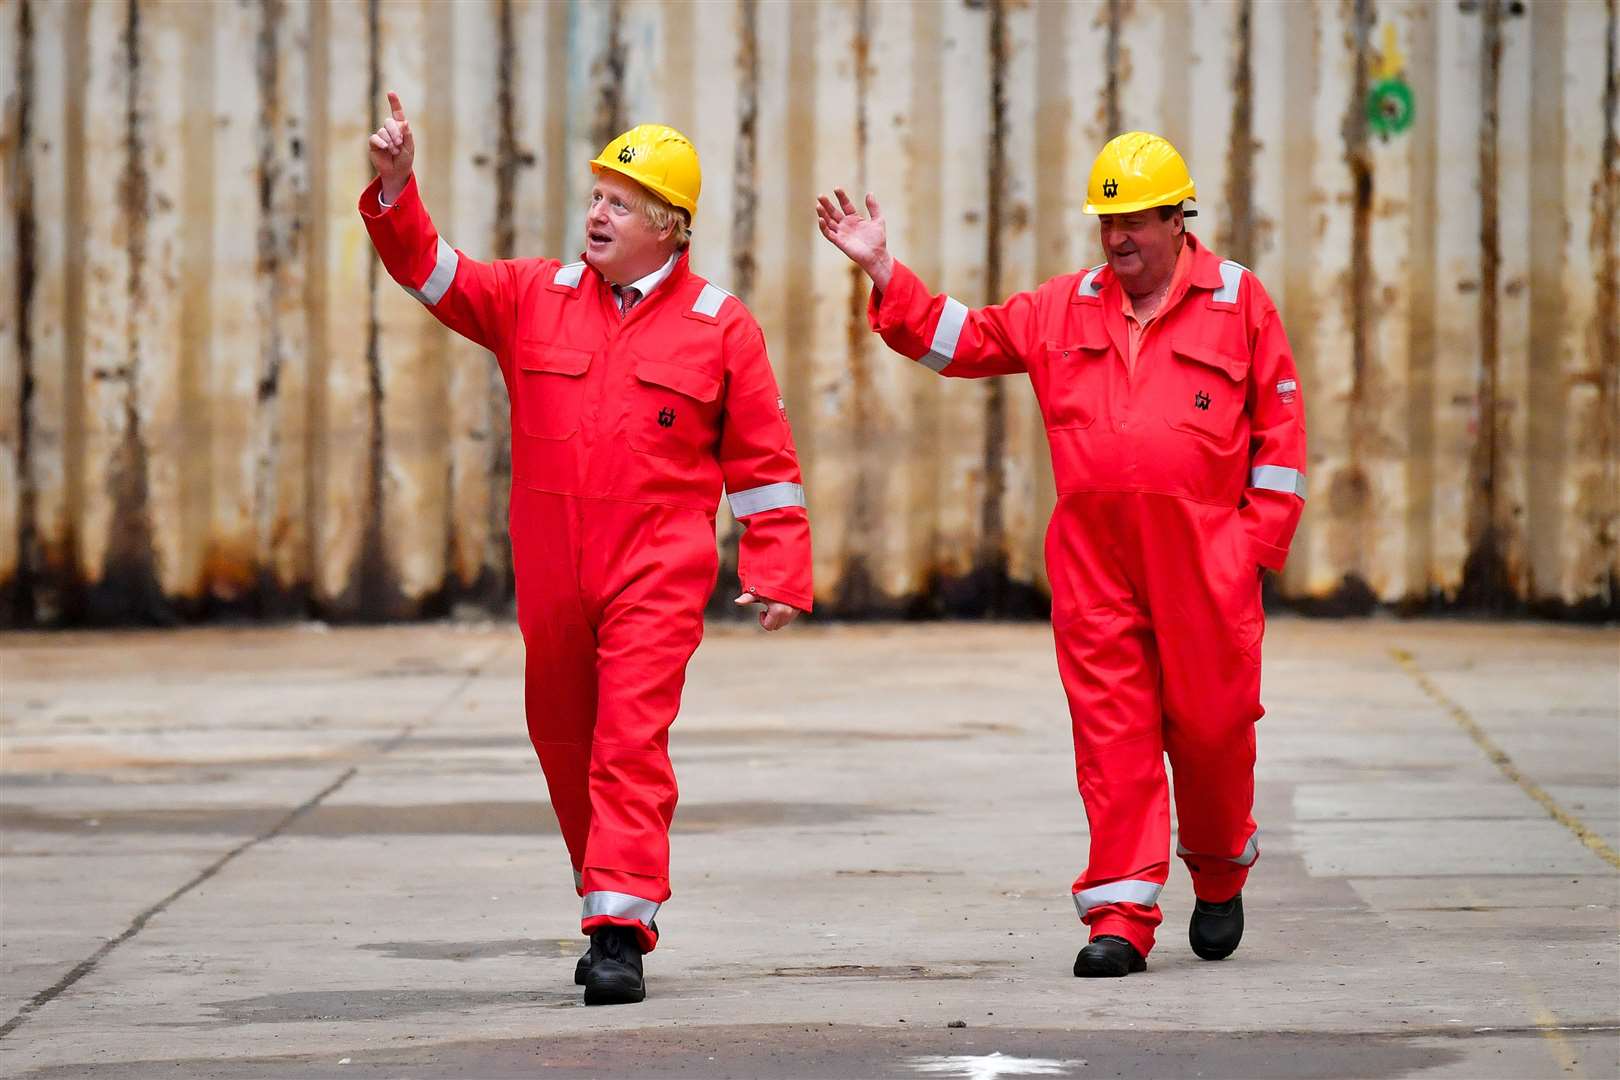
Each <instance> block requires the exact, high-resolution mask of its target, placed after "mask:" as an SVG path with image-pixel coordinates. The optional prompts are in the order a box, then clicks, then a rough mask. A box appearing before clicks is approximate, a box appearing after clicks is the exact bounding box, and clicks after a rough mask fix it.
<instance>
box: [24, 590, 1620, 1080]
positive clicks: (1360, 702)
mask: <svg viewBox="0 0 1620 1080" xmlns="http://www.w3.org/2000/svg"><path fill="white" fill-rule="evenodd" d="M521 664H522V646H521V644H520V642H519V641H518V640H517V639H516V637H515V634H514V631H513V630H512V629H511V628H510V627H509V626H505V625H496V626H465V625H454V624H452V625H439V626H408V627H393V628H382V629H355V630H328V629H326V628H323V627H317V626H300V627H287V628H277V629H238V630H183V631H172V632H153V633H119V634H51V635H18V634H11V635H0V780H3V788H0V1074H3V1075H4V1076H6V1077H19V1078H21V1077H29V1078H42V1077H137V1076H166V1077H167V1076H175V1077H289V1076H300V1077H301V1076H323V1077H324V1076H335V1077H349V1076H354V1075H360V1076H377V1077H382V1076H387V1077H449V1076H455V1077H483V1076H490V1077H497V1076H620V1075H623V1076H631V1075H636V1076H683V1077H732V1076H761V1077H799V1076H805V1077H863V1076H873V1077H930V1076H932V1077H952V1076H957V1077H1002V1076H1007V1077H1013V1076H1074V1077H1088V1076H1204V1077H1225V1076H1232V1077H1238V1076H1243V1077H1269V1076H1277V1077H1282V1076H1311V1077H1395V1076H1425V1077H1428V1076H1433V1077H1541V1076H1546V1077H1579V1076H1585V1077H1613V1076H1616V1075H1620V941H1617V929H1620V924H1617V911H1620V877H1617V876H1616V875H1617V870H1616V867H1615V865H1613V861H1614V859H1615V855H1614V850H1615V849H1617V848H1620V776H1617V773H1620V720H1617V716H1620V700H1617V698H1620V635H1617V634H1616V632H1615V631H1614V630H1613V629H1612V628H1603V629H1577V628H1563V627H1551V626H1546V625H1528V624H1518V625H1482V624H1470V623H1463V622H1452V621H1448V622H1398V621H1393V620H1373V621H1357V622H1343V623H1339V622H1317V621H1303V620H1298V619H1289V618H1280V619H1275V620H1273V622H1272V626H1271V629H1270V634H1269V636H1268V640H1267V668H1266V702H1267V705H1268V708H1269V710H1270V713H1269V715H1268V716H1267V718H1266V719H1265V720H1263V721H1262V723H1261V731H1260V746H1261V767H1260V786H1259V797H1258V808H1257V817H1258V818H1259V819H1260V821H1261V827H1262V841H1263V848H1264V857H1263V858H1262V860H1261V862H1260V865H1259V867H1258V869H1257V871H1256V874H1255V877H1254V878H1253V879H1252V880H1251V884H1250V887H1249V889H1248V890H1247V892H1246V894H1245V899H1246V903H1247V908H1248V913H1249V934H1248V937H1247V938H1246V940H1245V941H1244V944H1243V947H1242V949H1241V950H1240V951H1239V952H1238V953H1237V954H1236V955H1235V956H1234V957H1233V958H1232V959H1231V960H1228V961H1226V962H1223V963H1218V964H1209V963H1204V962H1201V961H1198V960H1196V959H1194V958H1193V957H1192V955H1191V954H1190V952H1189V951H1188V949H1187V947H1186V939H1185V925H1186V920H1187V916H1188V913H1189V910H1190V907H1191V903H1192V897H1191V892H1190V889H1189V887H1188V883H1187V878H1186V876H1185V874H1184V872H1182V871H1181V870H1180V868H1179V867H1176V868H1175V869H1174V870H1173V874H1172V878H1171V882H1170V885H1169V886H1168V887H1167V888H1166V890H1165V893H1164V897H1163V900H1162V903H1163V907H1164V911H1165V916H1166V922H1165V926H1164V928H1163V931H1162V932H1161V937H1160V946H1159V948H1158V949H1157V950H1156V951H1155V952H1154V954H1153V956H1152V957H1151V959H1150V961H1149V965H1150V966H1149V971H1148V972H1147V973H1146V974H1145V975H1137V976H1132V977H1131V978H1129V979H1128V980H1125V981H1123V982H1119V981H1082V980H1077V979H1075V978H1073V977H1072V976H1071V974H1070V966H1071V964H1072V962H1073V957H1074V952H1075V950H1076V948H1078V947H1079V945H1080V944H1081V943H1082V940H1083V935H1082V929H1081V927H1080V926H1079V924H1078V922H1077V921H1076V919H1075V915H1074V910H1073V908H1072V906H1071V904H1070V901H1069V896H1068V892H1069V882H1070V881H1071V880H1072V878H1073V877H1074V875H1075V873H1076V872H1077V871H1078V869H1079V868H1080V865H1081V863H1082V861H1083V859H1084V853H1085V847H1086V823H1085V818H1084V816H1083V814H1082V812H1081V808H1080V803H1079V800H1078V797H1077V796H1076V795H1075V792H1074V774H1073V765H1072V759H1071V757H1070V753H1069V731H1068V722H1067V719H1066V714H1065V711H1064V706H1063V698H1062V694H1061V690H1060V687H1059V685H1058V682H1057V677H1056V672H1055V665H1054V663H1053V658H1052V652H1051V645H1050V639H1049V632H1048V631H1047V630H1046V628H1044V627H1041V626H1025V625H962V624H955V625H951V624H935V625H920V626H918V625H910V626H869V627H857V628H840V627H806V628H798V627H795V628H794V629H792V630H790V631H789V632H787V633H785V634H781V635H775V636H772V637H767V636H765V635H763V634H760V633H758V632H755V631H753V630H751V629H749V628H742V627H735V626H733V627H724V628H720V627H716V628H714V629H712V630H711V633H710V637H709V640H708V641H707V642H706V644H705V645H704V647H703V649H702V650H700V652H699V654H698V657H697V660H696V661H695V662H694V664H693V667H692V671H691V676H690V679H689V682H688V692H687V697H686V705H685V708H684V711H683V713H682V716H681V719H680V720H679V722H678V723H677V725H676V729H675V731H674V733H673V736H672V748H673V752H674V756H675V758H676V764H677V769H678V772H679V776H680V781H681V786H682V802H681V808H680V811H679V813H678V815H677V823H676V834H675V837H674V858H675V881H674V887H675V891H676V896H675V898H674V900H673V901H672V902H671V903H670V904H669V905H667V906H666V907H665V909H664V911H663V913H662V914H661V916H660V919H659V923H660V926H661V927H662V929H663V931H664V939H663V943H662V945H661V947H660V948H659V950H658V952H657V953H655V954H654V955H653V956H651V957H650V958H649V960H648V974H649V984H650V988H651V997H650V998H649V1000H648V1001H647V1002H646V1003H644V1004H642V1005H639V1006H633V1007H622V1008H614V1009H586V1008H584V1007H582V1006H580V1004H579V1000H578V992H577V988H575V987H574V986H573V985H572V981H571V979H572V971H573V963H574V957H575V956H576V955H577V953H578V951H579V949H580V940H579V938H578V937H577V936H576V934H577V922H576V918H577V910H578V901H577V899H576V898H575V896H574V893H573V888H572V881H571V878H570V872H569V867H568V862H567V858H566V856H565V854H564V851H563V847H562V842H561V839H560V837H559V836H558V834H557V831H556V826H555V822H554V820H553V819H552V817H551V812H550V810H549V808H548V807H547V805H546V804H545V787H544V783H543V781H542V780H541V778H540V776H539V773H538V769H537V768H536V766H535V764H534V761H533V757H532V755H531V752H530V751H529V749H528V746H527V743H526V740H525V735H524V727H523V721H522V716H521V713H520V707H519V702H520V700H521V688H522V683H521V678H520V673H521ZM1493 757H1494V760H1493ZM1538 794H1539V796H1540V798H1541V799H1542V800H1543V801H1541V802H1538V801H1537V798H1536V797H1535V796H1537V795H1538ZM1553 811H1556V812H1557V814H1559V815H1562V818H1563V820H1561V821H1560V820H1557V819H1556V818H1555V816H1554V813H1553ZM955 1021H960V1022H962V1024H963V1025H965V1026H958V1027H951V1026H948V1025H950V1024H952V1022H955Z"/></svg>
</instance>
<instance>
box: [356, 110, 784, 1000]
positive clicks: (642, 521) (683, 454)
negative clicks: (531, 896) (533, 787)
mask: <svg viewBox="0 0 1620 1080" xmlns="http://www.w3.org/2000/svg"><path fill="white" fill-rule="evenodd" d="M388 100H389V105H390V116H389V118H388V119H387V120H386V121H385V122H384V124H383V126H382V127H380V128H379V129H378V130H377V131H376V132H375V133H374V134H372V136H371V138H370V140H369V146H370V153H371V160H372V164H373V166H374V167H375V168H376V170H377V178H376V179H375V180H374V181H373V182H372V183H371V185H370V186H369V187H367V188H366V190H365V191H364V192H363V193H362V194H361V196H360V204H359V208H360V214H361V216H362V217H363V218H364V219H365V223H366V228H367V230H368V231H369V232H370V234H371V240H372V243H373V244H374V245H375V246H376V249H377V254H378V255H379V256H380V257H381V259H382V262H383V265H384V266H385V267H386V268H387V270H388V273H389V275H390V276H392V277H393V279H394V280H395V281H397V282H398V283H399V284H400V285H402V286H404V288H405V289H406V290H407V291H409V292H410V293H411V294H412V295H413V296H415V297H416V298H417V299H419V300H420V301H421V302H422V303H423V304H424V305H426V306H427V308H428V310H429V311H431V312H432V313H433V315H434V317H435V318H437V319H438V320H439V321H440V322H442V323H444V324H445V325H446V326H448V327H450V329H452V330H454V331H455V332H456V333H458V334H461V335H462V336H464V337H466V338H469V339H470V340H472V341H475V342H477V343H478V344H480V345H482V346H484V347H485V348H487V349H489V350H490V351H491V352H492V353H494V354H495V358H496V360H497V362H498V363H499V364H500V368H501V374H502V375H503V376H504V377H505V381H506V389H507V394H508V396H509V399H510V403H511V416H512V496H511V519H510V528H511V536H512V566H513V570H514V573H515V576H516V579H517V608H518V625H519V628H520V629H521V630H522V633H523V641H524V645H525V647H526V651H527V661H526V670H525V685H526V700H527V713H528V725H529V737H530V739H531V740H532V741H533V743H534V748H535V751H536V753H537V755H538V756H539V759H540V764H541V767H542V768H543V769H544V771H545V774H546V783H547V786H548V787H549V789H550V792H551V803H552V807H553V809H554V810H555V811H556V813H557V820H558V823H559V825H560V826H561V828H562V834H563V839H564V840H565V842H566V843H567V846H568V854H569V857H570V859H571V860H572V862H573V870H574V883H575V888H576V890H577V891H578V893H579V894H580V896H581V897H582V898H583V901H584V910H583V914H582V920H581V927H582V929H583V931H584V932H585V933H586V934H588V935H590V940H591V944H590V948H589V950H588V951H587V952H586V953H585V955H584V956H582V957H581V958H580V961H579V964H578V966H577V968H576V972H575V978H576V981H577V982H580V983H582V984H583V985H584V987H585V1002H586V1004H589V1005H595V1004H617V1003H624V1002H633V1001H640V1000H642V999H643V998H644V997H645V995H646V984H645V981H644V978H643V972H642V954H643V953H647V952H651V951H652V950H653V948H654V947H655V946H656V945H657V942H658V928H657V925H656V924H655V923H654V921H653V918H654V916H655V915H656V914H657V912H658V909H659V905H660V904H662V903H663V902H664V901H665V900H667V899H668V898H669V896H670V885H669V826H670V821H671V819H672V817H673V815H674V812H675V799H676V787H675V774H674V771H673V769H672V768H671V766H670V760H669V752H668V733H669V727H670V724H671V723H672V722H673V721H674V719H675V715H676V712H677V711H678V710H679V708H680V698H681V686H682V683H683V681H684V679H685V676H686V664H687V661H688V660H689V659H690V658H691V656H692V653H693V652H694V651H695V650H696V649H697V646H698V642H699V641H700V640H701V638H702V636H703V608H704V605H705V603H706V601H707V599H708V597H709V594H710V592H711V591H712V590H713V588H714V583H715V575H716V571H717V569H718V566H717V563H718V557H717V552H716V544H715V530H714V518H715V510H716V507H717V505H718V503H719V500H720V495H721V489H722V486H723V487H724V490H725V491H726V493H727V498H728V499H729V500H730V503H731V509H732V511H733V513H734V514H735V515H736V517H737V519H738V521H739V522H741V523H742V525H743V528H744V532H743V535H742V540H741V543H740V550H739V553H738V572H739V576H740V578H741V581H742V585H743V593H742V595H741V596H739V597H737V603H738V604H743V605H746V604H760V605H762V606H763V610H762V611H761V613H760V623H761V625H763V626H764V627H765V629H767V630H776V629H779V628H781V627H783V626H785V625H787V624H788V623H789V622H791V621H792V620H793V618H794V617H795V616H796V615H797V614H798V613H799V612H801V611H809V610H810V606H811V586H810V527H809V521H808V518H807V517H806V514H805V504H804V488H803V487H802V486H801V480H800V473H799V463H798V457H797V455H796V453H795V451H794V447H793V438H792V434H791V432H790V431H789V429H788V422H787V413H786V409H785V408H784V406H783V402H782V398H781V396H780V394H779V392H778V390H777V385H776V378H775V376H774V374H773V373H772V371H771V366H770V362H769V360H768V359H767V357H766V354H765V340H764V337H763V335H762V334H761V332H760V328H759V324H758V323H756V322H755V321H754V318H753V316H752V315H750V314H749V313H748V310H747V309H746V308H745V307H743V305H742V303H741V301H739V300H737V299H736V298H735V297H733V296H731V295H730V294H729V293H727V292H725V291H724V290H722V289H720V288H718V287H716V286H714V285H712V284H710V283H709V282H708V281H706V280H704V279H703V278H701V277H699V276H698V275H697V274H696V273H694V272H693V271H692V269H691V267H690V265H689V263H688V257H689V253H688V249H687V245H688V242H689V238H690V226H691V224H692V220H693V218H694V217H695V215H696V212H697V199H698V192H699V189H700V186H701V171H700V168H699V164H698V157H697V152H696V150H695V149H694V148H693V147H692V144H691V142H690V141H688V140H687V139H686V138H685V136H683V135H681V134H680V133H679V132H677V131H675V130H674V129H672V128H668V127H663V126H661V125H654V124H643V125H641V126H639V127H636V128H633V129H631V130H630V131H627V132H625V133H624V134H623V135H620V136H619V137H618V138H617V139H614V140H613V141H612V142H611V143H609V144H608V146H607V147H606V148H605V149H604V150H603V151H602V153H601V154H600V155H599V156H598V157H597V158H596V159H595V160H594V161H592V162H591V169H592V171H593V172H594V173H595V178H596V179H595V186H594V187H593V188H592V190H591V195H590V202H589V206H588V208H587V210H586V214H585V235H586V247H585V251H584V253H583V255H582V256H581V257H580V259H578V260H576V261H574V262H570V263H562V262H559V261H557V260H555V259H510V260H501V261H498V262H493V263H484V262H478V261H476V260H474V259H472V258H470V257H468V256H467V255H465V254H463V253H462V252H460V251H458V250H457V249H456V248H454V247H452V246H451V245H450V244H449V243H448V242H446V241H445V240H444V239H443V238H442V237H440V236H439V234H438V231H437V230H436V229H435V228H434V227H433V222H432V220H431V219H430V218H429V217H428V212H427V209H426V208H425V207H424V206H423V203H422V199H421V196H420V193H419V192H418V190H417V185H416V181H415V179H414V177H413V175H412V164H413V161H414V158H415V152H416V148H415V141H414V138H413V136H412V134H411V130H410V124H409V122H408V121H407V119H406V117H405V111H404V109H403V107H402V106H401V105H400V102H399V98H398V97H397V96H396V95H394V94H389V95H388Z"/></svg>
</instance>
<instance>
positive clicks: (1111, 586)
mask: <svg viewBox="0 0 1620 1080" xmlns="http://www.w3.org/2000/svg"><path fill="white" fill-rule="evenodd" d="M1187 243H1188V244H1189V245H1191V252H1192V256H1193V260H1192V266H1191V272H1190V273H1189V274H1188V275H1187V278H1186V280H1185V281H1184V282H1183V283H1182V284H1181V286H1180V287H1179V288H1177V289H1175V290H1174V291H1172V293H1171V294H1170V295H1169V296H1167V297H1166V298H1165V302H1164V307H1163V308H1162V310H1161V313H1160V314H1159V315H1158V317H1157V318H1155V319H1154V320H1153V321H1152V322H1150V323H1149V324H1148V325H1147V327H1146V328H1145V329H1144V331H1143V337H1142V339H1141V343H1140V346H1139V349H1140V351H1139V353H1138V356H1137V362H1136V366H1135V370H1134V372H1132V371H1129V370H1127V366H1126V360H1125V357H1126V351H1127V337H1126V326H1125V316H1124V312H1123V309H1122V307H1121V287H1120V284H1119V282H1118V281H1117V280H1116V279H1115V277H1114V275H1113V273H1112V272H1111V271H1110V270H1108V268H1107V267H1106V266H1100V267H1095V268H1092V269H1090V270H1084V271H1081V272H1079V273H1074V274H1066V275H1063V276H1060V277H1055V278H1053V279H1051V280H1050V281H1048V282H1046V283H1045V284H1043V285H1041V286H1040V287H1039V288H1038V289H1036V290H1035V291H1034V292H1029V293H1020V294H1018V295H1016V296H1014V297H1012V298H1011V299H1009V300H1008V301H1007V302H1006V303H1004V304H998V305H996V306H994V307H987V308H982V309H980V310H977V311H970V310H968V309H967V308H966V307H965V306H964V305H962V304H961V303H959V302H958V301H956V300H953V299H951V298H950V297H949V296H943V295H940V296H933V295H930V294H929V292H928V290H927V288H926V287H925V286H924V285H923V283H922V282H921V281H920V280H919V279H918V278H917V275H916V274H914V273H912V271H911V270H909V269H907V268H906V267H905V266H902V265H900V264H899V263H896V264H895V268H894V277H893V280H892V281H890V283H889V287H888V289H887V291H885V292H882V293H879V292H877V291H875V290H874V292H873V294H872V299H871V303H870V305H869V308H868V317H869V318H870V320H871V324H872V328H873V329H874V330H876V331H878V332H879V333H880V334H882V335H883V340H884V341H886V342H887V343H888V344H889V346H890V347H891V348H893V349H895V350H896V351H897V352H900V353H902V354H903V355H905V356H909V357H914V358H916V359H917V360H918V361H919V362H921V363H923V364H924V365H926V366H927V367H929V368H932V369H933V370H934V371H937V372H939V373H940V374H942V375H951V376H960V377H964V378H980V377H983V376H987V375H1005V374H1014V373H1018V372H1026V373H1028V375H1029V378H1030V382H1031V383H1032V384H1033V385H1034V388H1035V396H1036V398H1037V399H1038V400H1039V402H1040V406H1041V414H1042V417H1043V418H1044V420H1045V423H1046V432H1047V439H1048V441H1049V442H1050V444H1051V448H1052V471H1053V475H1054V477H1055V479H1056V483H1057V493H1058V500H1057V506H1056V509H1055V510H1054V511H1053V514H1052V522H1051V525H1050V527H1049V528H1048V530H1047V537H1046V563H1047V571H1048V573H1049V575H1050V577H1051V581H1052V626H1053V630H1054V636H1055V637H1056V640H1057V657H1058V670H1059V672H1060V673H1061V675H1062V677H1063V687H1064V690H1065V691H1066V692H1067V694H1068V699H1069V711H1070V714H1071V717H1072V719H1073V726H1074V746H1075V765H1076V773H1077V776H1078V780H1079V786H1080V794H1081V797H1082V799H1083V800H1084V802H1085V808H1086V818H1087V820H1088V822H1089V823H1090V826H1091V853H1090V859H1089V861H1088V863H1087V865H1086V868H1085V870H1084V871H1083V872H1082V873H1081V874H1080V876H1079V878H1078V879H1077V880H1076V881H1075V883H1074V890H1073V891H1074V902H1075V907H1076V908H1078V909H1079V912H1080V917H1081V919H1082V920H1083V921H1084V922H1085V923H1086V924H1087V925H1088V926H1089V927H1091V934H1092V936H1093V937H1095V936H1097V935H1100V934H1116V935H1118V936H1120V937H1123V938H1125V939H1126V940H1127V941H1129V942H1130V943H1131V944H1133V945H1135V946H1136V948H1137V949H1138V950H1139V951H1140V952H1141V953H1142V954H1143V955H1144V956H1145V955H1147V953H1148V951H1149V950H1150V949H1151V948H1152V947H1153V933H1154V929H1155V928H1156V927H1157V926H1158V924H1159V921H1160V918H1161V916H1160V913H1159V907H1158V898H1159V891H1160V889H1161V888H1162V887H1163V885H1164V882H1165V879H1166V877H1167V876H1168V874H1169V861H1168V860H1169V844H1170V807H1169V798H1168V795H1167V791H1166V782H1165V771H1164V755H1165V753H1166V752H1167V751H1168V753H1169V755H1170V764H1171V766H1172V768H1173V769H1174V771H1175V799H1176V812H1177V817H1178V819H1179V823H1180V837H1179V843H1178V845H1177V854H1178V855H1180V856H1181V858H1182V859H1184V860H1185V861H1186V863H1187V866H1188V869H1189V870H1191V872H1192V877H1193V888H1194V890H1195V891H1196V893H1197V895H1198V896H1199V897H1200V898H1201V899H1204V900H1209V901H1214V902H1220V901H1225V900H1227V899H1230V898H1231V897H1232V895H1233V894H1235V893H1236V892H1238V890H1240V889H1241V888H1242V887H1243V883H1244V881H1245V879H1246V878H1247V877H1248V872H1249V867H1250V866H1252V865H1253V864H1254V861H1255V859H1256V858H1258V857H1259V853H1260V852H1259V846H1258V844H1257V842H1256V833H1255V824H1254V818H1253V816H1252V810H1253V805H1254V752H1255V741H1254V724H1255V721H1256V720H1258V719H1259V718H1260V716H1261V715H1262V709H1261V708H1260V638H1261V635H1262V633H1263V631H1264V629H1265V623H1264V615H1263V613H1262V610H1261V605H1260V576H1261V575H1260V572H1259V568H1261V567H1269V568H1270V569H1273V570H1280V569H1281V568H1282V565H1283V560H1284V559H1285V558H1286V556H1287V554H1288V545H1289V543H1290V541H1291V540H1292V538H1293V535H1294V528H1295V526H1296V525H1297V524H1298V522H1299V515H1300V511H1301V510H1302V508H1303V506H1304V499H1305V419H1304V416H1305V414H1304V407H1303V405H1302V404H1301V401H1300V397H1299V385H1298V381H1297V380H1298V375H1297V374H1296V372H1295V370H1294V361H1293V356H1292V355H1291V354H1290V352H1289V349H1288V342H1287V339H1286V338H1285V337H1284V336H1283V328H1282V323H1281V322H1280V321H1279V319H1278V317H1277V310H1276V308H1275V307H1273V306H1272V303H1271V300H1270V298H1269V297H1267V295H1266V292H1265V290H1264V289H1263V288H1262V287H1261V285H1260V282H1258V281H1256V280H1255V277H1254V275H1253V274H1252V273H1250V272H1248V271H1247V270H1245V268H1243V267H1242V266H1239V265H1238V264H1237V263H1233V262H1222V261H1221V260H1220V259H1219V258H1217V257H1216V256H1215V255H1214V254H1213V253H1211V252H1210V251H1209V250H1208V249H1207V248H1205V247H1203V246H1202V245H1200V244H1199V243H1198V241H1197V240H1196V239H1195V238H1194V237H1193V236H1191V235H1190V234H1189V235H1188V237H1187Z"/></svg>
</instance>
